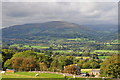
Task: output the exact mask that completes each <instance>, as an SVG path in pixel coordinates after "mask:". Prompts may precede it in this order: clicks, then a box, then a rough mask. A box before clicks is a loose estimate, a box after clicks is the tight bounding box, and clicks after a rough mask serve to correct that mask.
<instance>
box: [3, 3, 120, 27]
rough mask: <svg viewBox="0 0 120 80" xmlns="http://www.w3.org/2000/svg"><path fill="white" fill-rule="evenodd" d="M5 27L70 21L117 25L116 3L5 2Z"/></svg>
mask: <svg viewBox="0 0 120 80" xmlns="http://www.w3.org/2000/svg"><path fill="white" fill-rule="evenodd" d="M2 7H3V11H2V13H3V15H2V16H3V27H7V26H11V25H18V24H26V23H42V22H47V21H56V20H60V21H68V22H73V23H77V24H82V25H86V24H93V25H94V24H117V17H118V16H117V15H118V14H117V3H116V2H3V6H2Z"/></svg>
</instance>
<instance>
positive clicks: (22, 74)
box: [2, 72, 63, 78]
mask: <svg viewBox="0 0 120 80" xmlns="http://www.w3.org/2000/svg"><path fill="white" fill-rule="evenodd" d="M35 74H36V73H33V72H16V73H5V74H3V75H2V78H63V75H60V74H53V73H39V75H40V76H38V77H35Z"/></svg>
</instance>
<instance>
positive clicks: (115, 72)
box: [108, 63, 120, 78]
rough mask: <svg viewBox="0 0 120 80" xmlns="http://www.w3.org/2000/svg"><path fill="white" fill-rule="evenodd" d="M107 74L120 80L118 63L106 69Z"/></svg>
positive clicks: (119, 64) (119, 65)
mask: <svg viewBox="0 0 120 80" xmlns="http://www.w3.org/2000/svg"><path fill="white" fill-rule="evenodd" d="M108 74H109V75H111V76H112V77H115V78H120V63H115V64H112V65H111V66H110V67H109V69H108Z"/></svg>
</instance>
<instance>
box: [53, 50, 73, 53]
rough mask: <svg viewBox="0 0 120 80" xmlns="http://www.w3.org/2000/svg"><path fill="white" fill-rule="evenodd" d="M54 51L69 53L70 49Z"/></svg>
mask: <svg viewBox="0 0 120 80" xmlns="http://www.w3.org/2000/svg"><path fill="white" fill-rule="evenodd" d="M53 52H54V53H56V52H59V53H69V52H72V50H54V51H53Z"/></svg>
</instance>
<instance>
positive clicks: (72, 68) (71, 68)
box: [64, 64, 81, 75]
mask: <svg viewBox="0 0 120 80" xmlns="http://www.w3.org/2000/svg"><path fill="white" fill-rule="evenodd" d="M64 72H66V73H69V74H77V75H79V74H80V73H81V68H80V66H78V65H77V64H71V65H68V66H64Z"/></svg>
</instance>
